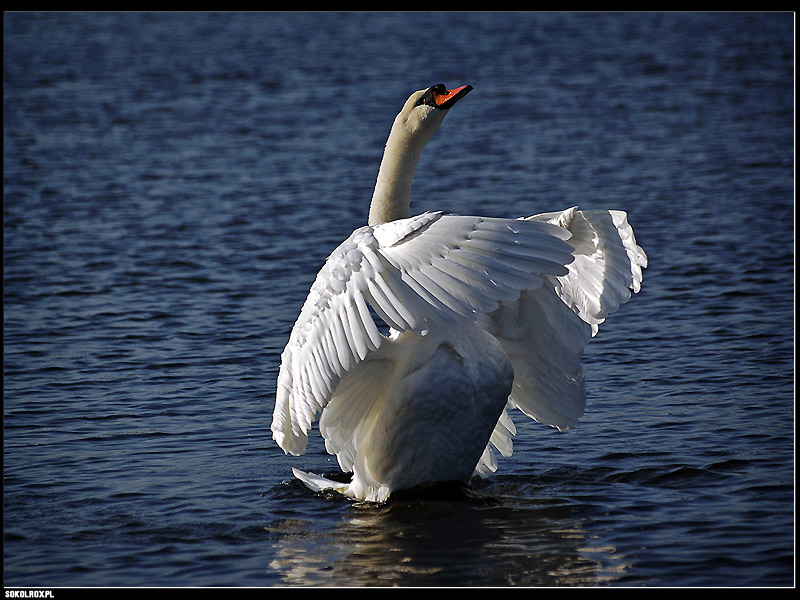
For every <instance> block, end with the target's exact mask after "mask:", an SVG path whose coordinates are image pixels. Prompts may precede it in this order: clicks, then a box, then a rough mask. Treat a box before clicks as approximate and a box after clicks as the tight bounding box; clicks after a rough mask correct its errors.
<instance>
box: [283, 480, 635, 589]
mask: <svg viewBox="0 0 800 600" xmlns="http://www.w3.org/2000/svg"><path fill="white" fill-rule="evenodd" d="M536 486H537V484H535V483H533V484H532V483H531V482H530V481H525V480H524V479H523V478H521V477H519V476H511V477H505V478H498V479H496V480H495V481H493V482H492V483H491V484H489V485H488V486H485V487H481V486H480V485H478V486H476V487H468V486H464V485H461V484H444V485H436V486H424V487H421V488H417V489H414V490H408V491H405V492H402V493H397V494H394V495H393V496H392V497H391V498H390V499H389V500H388V501H387V502H386V503H384V504H372V503H364V502H351V501H349V500H346V499H344V498H342V497H341V496H338V495H336V494H327V493H321V494H314V493H312V492H310V491H309V490H306V489H305V488H302V485H301V484H299V482H291V483H290V484H289V485H288V486H285V487H283V489H282V490H281V491H280V492H277V493H279V494H285V495H287V496H291V499H292V500H291V501H292V502H293V503H297V502H301V503H305V504H307V505H309V506H306V507H305V508H310V504H311V503H318V504H322V505H324V508H323V507H321V506H317V507H316V509H314V510H327V511H329V513H328V517H330V512H337V511H338V513H339V514H338V516H339V520H338V522H336V523H335V524H334V525H332V526H331V525H328V526H326V525H323V524H322V523H320V522H318V521H317V520H316V519H315V518H314V517H313V515H309V514H308V513H306V514H305V515H304V517H303V518H300V519H297V518H288V519H284V520H282V521H280V522H277V523H273V526H272V527H270V528H269V530H270V531H271V532H272V533H274V534H276V536H275V537H276V542H277V544H276V545H277V550H276V553H275V555H274V557H273V560H272V561H271V563H270V565H269V567H270V569H271V570H272V571H274V572H275V573H276V574H277V576H278V577H279V579H280V580H281V583H282V584H285V585H297V586H310V585H315V586H316V585H330V586H492V585H497V586H507V585H526V586H580V585H585V586H596V585H609V584H612V583H618V582H619V580H620V579H622V578H624V577H625V570H626V569H625V560H624V557H620V556H619V554H618V553H617V552H616V550H615V549H614V548H610V547H608V546H605V547H601V546H600V545H598V544H594V543H593V540H592V536H591V535H590V534H589V533H588V532H587V531H586V530H585V529H584V527H583V523H584V522H585V521H586V519H587V517H586V516H585V515H583V514H582V513H583V512H585V510H588V509H589V507H588V506H581V505H580V504H579V503H578V504H576V503H575V502H572V501H569V500H565V499H559V498H554V497H553V496H552V495H549V496H548V497H541V496H540V497H537V496H536V494H531V491H532V490H531V487H536ZM287 499H288V498H287ZM298 508H300V507H299V506H298V505H297V504H295V509H298ZM325 522H326V523H330V522H331V521H330V520H327V519H326V521H325ZM626 583H629V584H630V583H633V582H632V581H631V580H626Z"/></svg>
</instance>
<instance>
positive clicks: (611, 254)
mask: <svg viewBox="0 0 800 600" xmlns="http://www.w3.org/2000/svg"><path fill="white" fill-rule="evenodd" d="M525 220H526V221H528V222H545V223H551V224H554V225H558V226H559V227H562V228H564V229H565V230H566V231H569V233H570V234H571V235H570V238H569V244H570V245H571V246H572V247H573V254H574V258H575V259H574V260H573V261H572V262H571V263H570V264H569V265H568V266H567V270H568V272H567V273H566V274H564V275H555V276H553V275H548V276H546V277H545V278H544V279H545V280H546V281H545V284H544V285H542V286H540V287H538V288H536V289H531V290H524V291H523V292H522V293H521V295H520V297H519V298H518V299H516V300H514V301H511V302H503V303H501V305H500V307H499V308H498V309H497V310H496V311H494V312H492V313H490V314H487V315H485V316H483V317H481V320H480V321H479V322H480V323H481V324H482V325H483V326H484V328H485V329H487V330H488V331H489V332H490V333H492V334H493V335H495V336H496V337H497V339H498V340H499V341H500V343H501V344H502V346H503V348H504V349H505V351H506V353H507V354H508V356H509V358H510V359H511V362H512V364H513V366H514V386H513V389H512V392H511V397H510V398H509V402H508V408H518V409H520V410H521V411H522V412H523V413H525V414H526V415H528V416H529V417H532V418H533V419H535V420H536V421H538V422H540V423H545V424H547V425H552V426H554V427H557V428H559V429H569V428H572V427H574V426H575V425H576V424H577V421H578V419H579V418H580V416H581V415H582V414H583V410H584V407H585V405H586V388H585V385H584V378H583V369H582V368H581V364H580V361H581V357H582V355H583V350H584V347H585V346H586V343H587V342H588V341H589V340H590V339H591V337H592V336H594V335H595V334H596V333H597V331H598V326H599V325H600V324H601V323H602V322H603V321H604V320H605V318H606V317H607V316H608V315H610V314H611V313H613V312H614V311H616V310H617V309H618V308H619V307H620V305H621V304H623V303H625V302H627V301H628V299H630V297H631V291H633V292H638V291H639V290H640V289H641V284H642V269H643V268H644V267H646V266H647V256H646V255H645V253H644V250H642V248H640V247H639V246H638V245H637V244H636V239H635V237H634V234H633V229H632V228H631V226H630V225H629V224H628V220H627V216H626V214H625V213H624V212H621V211H608V210H591V211H580V210H577V209H576V208H574V207H573V208H570V209H567V210H565V211H563V212H560V213H548V214H542V215H535V216H532V217H528V218H527V219H525ZM504 416H505V419H504V418H501V419H500V421H499V422H498V425H497V427H496V428H495V431H494V433H493V435H492V438H491V440H490V443H489V445H488V446H487V448H486V451H485V452H484V455H483V457H482V458H481V461H480V462H479V463H478V466H477V468H476V472H477V473H478V474H479V475H487V474H489V473H491V472H492V471H494V470H495V469H496V459H495V457H494V450H498V451H500V453H501V454H502V455H503V456H508V455H510V454H511V451H512V446H511V438H512V436H513V434H514V424H513V423H512V422H511V421H510V419H508V418H507V415H504Z"/></svg>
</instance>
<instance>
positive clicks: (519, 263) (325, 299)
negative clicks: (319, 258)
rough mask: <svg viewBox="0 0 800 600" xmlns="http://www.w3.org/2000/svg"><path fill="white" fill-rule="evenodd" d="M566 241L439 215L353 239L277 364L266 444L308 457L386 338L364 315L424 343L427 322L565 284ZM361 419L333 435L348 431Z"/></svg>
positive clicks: (321, 280) (528, 228)
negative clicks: (315, 425) (327, 418)
mask: <svg viewBox="0 0 800 600" xmlns="http://www.w3.org/2000/svg"><path fill="white" fill-rule="evenodd" d="M570 235H571V234H570V233H569V231H567V230H566V229H564V228H562V227H559V226H557V225H554V224H551V223H544V222H534V221H520V220H511V219H488V218H482V217H467V216H458V215H443V214H442V213H424V214H422V215H418V216H416V217H412V218H410V219H402V220H399V221H393V222H391V223H385V224H382V225H378V226H375V227H362V228H360V229H358V230H356V231H355V232H353V234H352V235H351V236H350V238H348V239H347V240H346V241H345V242H344V243H342V244H341V245H340V246H339V247H338V248H337V249H336V250H335V251H334V252H333V253H332V254H331V256H330V257H329V258H328V260H327V262H326V263H325V266H324V267H323V268H322V270H321V271H320V273H319V274H318V276H317V279H316V280H315V282H314V284H313V286H312V287H311V291H310V293H309V295H308V298H307V299H306V302H305V304H304V305H303V308H302V310H301V312H300V316H299V317H298V319H297V322H296V323H295V326H294V328H293V330H292V333H291V335H290V338H289V342H288V344H287V345H286V348H285V349H284V351H283V354H282V356H281V358H282V364H281V369H280V373H279V376H278V389H277V394H276V403H275V411H274V413H273V421H272V432H273V438H274V439H275V440H276V441H277V442H278V444H279V445H280V446H281V447H282V448H283V449H284V450H285V451H286V452H288V453H291V454H300V453H302V452H303V451H304V450H305V448H306V444H307V441H308V437H307V432H308V430H309V429H310V427H311V423H312V422H313V420H314V418H315V417H316V414H317V413H318V412H319V411H320V410H322V409H323V408H324V407H325V405H326V404H327V403H328V401H329V400H330V398H331V397H332V395H333V393H334V392H335V390H336V387H337V386H338V384H339V382H340V381H341V380H342V379H343V378H345V377H346V376H347V375H348V374H349V373H351V372H352V371H353V370H354V368H355V367H356V366H357V365H359V364H360V363H361V362H362V361H364V360H365V359H366V358H367V356H368V355H370V354H371V353H374V352H375V351H377V350H378V348H379V347H380V346H381V344H382V343H383V341H384V339H385V338H384V336H383V335H381V333H380V332H379V330H378V328H377V327H376V325H375V322H374V321H373V319H372V316H371V314H370V310H369V308H370V307H371V308H372V309H374V311H375V313H376V314H377V315H378V317H380V318H381V319H382V320H383V321H385V322H386V323H387V324H388V325H389V326H390V327H391V328H393V329H395V330H397V331H407V330H415V331H418V332H419V333H420V334H423V335H424V333H425V332H426V330H427V329H428V328H429V326H430V325H431V324H432V323H436V322H442V321H443V322H448V323H451V324H452V323H457V322H458V320H459V319H470V320H473V321H474V320H477V318H478V316H479V315H481V314H485V313H488V312H492V311H494V310H496V309H497V308H498V306H499V305H500V303H501V302H511V301H514V300H516V299H517V298H518V297H519V295H520V292H521V291H522V290H532V289H536V288H537V287H539V286H541V285H542V282H543V281H544V279H543V278H544V277H548V276H560V275H566V274H567V272H568V271H567V268H566V266H565V265H567V264H569V263H570V262H571V261H572V260H573V257H572V250H573V248H572V246H570V245H569V244H568V243H566V242H565V241H564V240H566V239H568V238H569V237H570ZM354 384H355V382H352V381H350V383H349V385H351V386H352V385H354ZM359 414H363V411H352V412H351V415H352V416H351V417H350V419H351V420H352V422H341V423H338V422H337V428H338V429H340V430H341V431H342V432H347V431H352V430H354V429H355V428H356V427H357V425H358V422H357V421H358V419H359V418H360V417H359ZM346 438H347V435H344V436H343V437H342V440H343V443H346Z"/></svg>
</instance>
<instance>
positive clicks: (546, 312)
mask: <svg viewBox="0 0 800 600" xmlns="http://www.w3.org/2000/svg"><path fill="white" fill-rule="evenodd" d="M470 89H471V87H469V86H464V87H462V88H457V89H456V90H449V91H448V90H446V89H445V88H444V86H442V85H441V84H439V85H437V86H433V87H431V88H428V89H427V90H421V91H419V92H415V93H414V94H412V96H411V97H410V98H409V100H408V101H407V102H406V105H405V106H404V108H403V110H402V111H401V112H400V114H399V115H398V117H397V119H396V120H395V123H394V126H393V128H392V132H391V134H390V136H389V140H388V141H387V146H386V152H385V154H384V159H383V162H382V164H381V169H380V172H379V175H378V182H377V184H376V189H375V194H374V195H373V199H372V205H371V208H370V224H369V225H367V226H364V227H361V228H359V229H357V230H356V231H354V232H353V233H352V234H351V235H350V237H349V238H348V239H347V240H346V241H344V242H343V243H342V244H341V245H340V246H339V247H338V248H337V249H336V250H334V252H333V253H332V254H331V255H330V256H329V257H328V259H327V261H326V263H325V265H324V266H323V268H322V270H321V271H320V272H319V274H318V275H317V278H316V280H315V282H314V284H313V285H312V287H311V291H310V293H309V295H308V298H307V299H306V301H305V304H304V305H303V308H302V310H301V312H300V316H299V317H298V319H297V322H296V323H295V326H294V328H293V330H292V333H291V335H290V338H289V342H288V343H287V345H286V348H285V350H284V351H283V354H282V356H281V359H282V364H281V369H280V374H279V376H278V387H277V394H276V403H275V410H274V414H273V421H272V432H273V437H274V439H275V440H276V442H277V443H278V444H279V445H280V446H281V448H283V449H284V451H286V452H287V453H290V454H294V455H298V454H301V453H302V452H304V451H305V449H306V445H307V442H308V431H309V429H310V428H311V425H312V423H313V421H314V420H315V418H316V416H317V415H318V414H319V412H320V411H322V416H321V418H320V422H319V428H320V432H321V433H322V435H323V437H324V439H325V445H326V449H327V450H328V452H330V453H331V454H335V455H336V456H337V459H338V461H339V464H340V466H341V468H342V469H343V470H344V471H347V472H352V473H353V477H352V481H351V482H350V483H337V482H333V481H329V480H327V479H325V478H322V477H319V476H317V475H312V474H308V473H303V472H302V471H298V470H296V469H295V470H294V472H295V475H296V476H297V477H298V478H300V479H301V480H302V481H304V482H305V483H306V485H308V486H309V487H310V488H312V489H315V490H321V489H333V490H336V491H339V492H341V493H343V494H345V495H347V496H350V497H353V498H358V499H364V500H372V501H383V500H385V499H386V498H388V497H389V495H390V494H391V493H392V492H394V491H396V490H400V489H407V488H411V487H414V486H417V485H420V484H423V483H429V482H439V481H451V480H457V481H468V480H469V478H470V477H471V476H472V475H473V474H478V475H481V476H486V475H488V474H490V473H491V472H493V471H494V470H495V469H496V468H497V462H496V457H495V451H499V452H500V453H501V454H502V455H504V456H508V455H510V454H511V451H512V443H511V439H512V437H513V435H514V434H515V429H514V424H513V422H512V421H511V419H510V418H509V416H508V414H507V413H506V409H513V408H517V409H519V410H521V411H522V412H523V413H525V414H526V415H528V416H530V417H532V418H534V419H536V420H537V421H539V422H541V423H546V424H548V425H552V426H554V427H558V428H559V429H567V428H570V427H573V426H574V425H575V424H576V422H577V420H578V418H579V417H580V416H581V415H582V414H583V410H584V405H585V387H584V381H583V372H582V369H581V366H580V359H581V355H582V352H583V348H584V346H585V344H586V342H587V341H588V340H589V339H590V338H591V337H592V336H593V335H594V334H595V333H596V332H597V327H598V325H599V324H600V323H602V322H603V320H604V319H605V318H606V317H607V316H608V315H609V314H611V313H612V312H614V311H615V310H617V308H619V306H620V304H622V303H624V302H626V301H627V300H628V299H629V298H630V294H631V290H633V291H635V292H638V291H639V289H640V286H641V281H642V268H643V267H645V266H646V264H647V258H646V256H645V254H644V252H643V251H642V249H641V248H640V247H639V246H637V245H636V241H635V238H634V235H633V231H632V229H631V227H630V226H629V225H628V223H627V219H626V215H625V213H623V212H620V211H606V210H597V211H580V210H577V209H576V208H569V209H567V210H565V211H563V212H556V213H549V214H544V215H536V216H532V217H527V218H524V219H498V218H487V217H475V216H460V215H450V214H444V213H441V212H427V213H424V214H421V215H418V216H414V217H410V216H409V214H408V213H409V204H410V189H411V185H410V182H411V180H412V179H413V175H414V172H415V170H416V165H417V162H418V160H419V156H420V154H421V152H422V148H423V147H424V146H425V144H426V143H427V141H428V140H429V139H430V137H431V136H432V135H433V133H434V132H435V131H436V129H437V128H438V126H439V124H440V123H441V121H442V119H443V118H444V115H445V114H446V113H447V111H448V110H449V108H450V107H451V106H452V105H453V104H454V103H455V102H456V101H458V99H460V98H461V97H463V95H465V94H466V93H467V92H469V91H470ZM370 307H371V308H372V310H373V311H374V313H375V314H376V315H377V316H378V317H379V318H380V319H381V320H382V321H384V322H385V323H386V324H387V325H388V326H389V327H390V328H391V330H390V333H389V334H388V335H384V334H382V333H381V331H380V330H379V327H378V326H377V325H376V323H375V321H374V319H373V316H372V314H371V312H370Z"/></svg>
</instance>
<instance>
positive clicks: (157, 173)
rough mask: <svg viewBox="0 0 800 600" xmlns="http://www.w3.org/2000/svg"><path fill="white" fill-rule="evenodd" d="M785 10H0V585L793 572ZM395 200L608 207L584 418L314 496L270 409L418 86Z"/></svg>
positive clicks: (462, 207)
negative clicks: (493, 471) (296, 341)
mask: <svg viewBox="0 0 800 600" xmlns="http://www.w3.org/2000/svg"><path fill="white" fill-rule="evenodd" d="M793 26H794V23H793V15H792V14H790V13H783V14H781V13H770V14H750V13H736V14H721V13H717V14H700V13H694V14H680V13H672V14H655V13H648V14H635V13H625V14H558V13H555V14H537V13H530V14H528V13H522V14H513V13H501V14H492V13H478V14H470V13H449V14H439V13H429V14H414V13H404V14H391V13H375V14H313V13H311V14H308V13H289V14H271V13H262V14H246V13H232V14H205V13H202V14H193V13H184V14H169V13H164V14H136V13H107V14H92V13H79V14H69V13H61V14H59V13H55V14H51V13H42V14H19V13H5V14H4V64H3V66H4V119H5V121H4V157H3V158H4V170H5V180H4V194H5V196H4V242H3V249H4V332H3V333H4V339H3V341H4V473H3V474H4V498H3V500H4V510H5V512H4V536H5V537H4V576H5V584H6V585H15V586H20V585H25V586H27V585H46V586H95V585H114V586H117V585H122V586H140V585H156V586H171V585H176V586H177V585H181V586H187V585H189V586H211V585H226V586H228V585H231V586H274V585H406V586H411V585H416V586H422V585H424V586H437V585H447V586H450V585H453V586H458V585H472V586H484V585H497V586H503V585H513V584H517V585H552V586H566V585H587V586H596V585H609V586H619V585H637V586H638V585H642V586H645V585H649V586H686V585H704V586H705V585H708V586H723V585H733V586H740V585H756V586H762V585H763V586H779V585H792V584H793V582H794V570H793V559H794V550H793V548H794V537H793V525H794V513H793V500H794V496H793V494H794V491H793V481H794V466H793V450H794V432H793V425H794V403H793V376H794V371H793V362H792V359H793V342H794V340H793V292H794V287H793V285H794V284H793V265H794V254H793V235H794V231H793V217H794V203H793V161H794V157H793V79H792V78H793V61H794V55H793V52H794V49H793ZM438 82H444V83H446V84H448V85H450V86H455V85H460V84H464V83H470V84H472V85H473V86H474V87H475V90H474V91H473V92H472V93H471V94H470V95H469V96H468V97H467V98H466V99H465V100H463V101H462V102H461V103H459V105H458V106H457V108H456V109H455V110H454V111H452V112H451V113H450V115H448V117H447V119H446V120H445V123H444V125H443V128H442V129H441V130H440V131H439V133H437V135H436V137H435V138H434V140H433V142H432V143H431V145H430V146H429V148H428V151H427V153H426V154H425V155H424V157H423V160H422V162H421V165H420V169H419V172H418V178H417V182H416V184H415V188H414V194H415V198H416V200H415V204H414V208H415V209H416V210H417V211H419V212H421V211H423V210H430V209H443V210H452V211H455V212H461V213H467V214H470V213H472V214H483V215H492V216H508V217H516V216H520V215H526V214H532V213H537V212H545V211H551V210H558V209H563V208H566V207H568V206H572V205H575V204H578V205H580V206H581V207H583V208H599V207H607V208H618V209H623V210H626V211H628V213H629V218H630V221H631V223H632V224H633V226H634V228H635V231H636V234H637V237H638V241H639V242H640V244H641V245H642V246H643V247H644V248H645V249H646V251H647V253H648V255H649V257H650V267H649V268H648V269H647V271H646V274H645V283H644V289H643V291H642V293H641V294H639V295H638V296H636V297H635V298H634V299H633V301H632V302H630V303H629V304H627V305H625V306H624V307H623V308H622V310H620V311H619V313H617V314H615V315H614V317H613V318H612V319H610V320H609V321H608V322H607V323H606V324H605V326H604V327H602V329H601V333H600V335H599V336H598V337H597V338H596V339H594V340H593V341H592V343H590V345H589V347H588V349H587V352H586V355H585V370H586V377H587V381H588V385H589V400H588V407H587V412H586V415H585V417H584V418H583V420H582V422H581V425H580V426H579V427H578V428H577V429H576V430H574V431H571V432H566V433H559V432H557V431H555V430H552V429H550V428H547V427H544V426H541V425H537V424H535V423H533V422H526V421H525V420H524V419H521V418H517V419H516V422H517V425H518V429H519V434H518V437H517V440H516V446H515V454H514V456H513V457H511V458H509V459H505V460H502V462H501V465H500V470H499V472H498V474H497V475H496V476H495V477H494V478H493V479H490V480H488V481H486V482H480V483H478V484H476V485H475V486H474V487H473V489H472V490H470V491H468V492H463V491H451V492H449V493H448V494H444V495H442V494H439V495H431V496H427V497H426V496H422V497H418V496H412V497H405V498H403V497H401V498H398V499H396V500H394V501H392V502H390V503H388V504H386V505H383V506H372V505H361V504H353V503H351V502H349V501H346V500H343V499H341V498H334V497H320V496H315V495H314V494H312V493H310V492H308V491H307V490H305V489H304V488H303V487H302V486H300V485H298V484H297V483H296V482H294V481H292V478H291V472H290V468H291V466H298V467H301V468H305V469H307V470H311V471H316V472H326V473H329V472H334V471H336V464H335V460H333V459H331V458H330V457H328V456H327V455H326V454H325V452H324V449H323V446H322V444H321V442H320V440H319V438H318V437H315V440H314V442H313V443H312V444H311V448H310V450H309V452H308V454H306V455H305V456H304V457H302V458H299V459H289V458H288V457H285V456H284V454H283V453H282V451H281V450H280V449H279V448H278V447H277V446H276V445H275V444H274V443H273V442H272V441H271V439H270V434H269V423H270V419H271V411H272V406H273V401H274V394H275V378H276V375H277V369H278V365H279V354H280V351H281V349H282V348H283V345H284V344H285V342H286V339H287V337H288V332H289V330H290V328H291V325H292V323H293V322H294V319H295V317H296V315H297V313H298V311H299V308H300V304H301V302H302V300H303V299H304V297H305V294H306V292H307V290H308V287H309V285H310V283H311V281H312V279H313V277H314V275H315V273H316V271H317V270H318V268H319V267H320V265H321V264H322V261H323V260H324V258H325V256H326V255H327V254H328V253H329V252H330V251H331V250H332V249H333V248H334V247H335V245H336V244H337V243H338V242H339V241H341V240H342V239H344V238H345V237H346V236H347V235H348V234H349V233H350V231H351V230H352V229H354V228H355V227H357V226H360V225H362V224H363V223H365V221H366V213H367V202H368V199H369V197H370V194H371V188H372V185H373V183H374V179H375V174H376V172H377V168H378V163H379V160H380V156H381V152H382V147H383V143H384V141H385V139H386V136H387V134H388V131H389V126H390V124H391V121H392V119H393V117H394V115H395V113H396V112H397V111H398V110H399V108H400V107H401V105H402V103H403V101H404V100H405V99H406V97H407V96H408V94H409V93H410V92H411V91H413V90H415V89H419V88H423V87H427V86H428V85H431V84H433V83H438Z"/></svg>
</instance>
